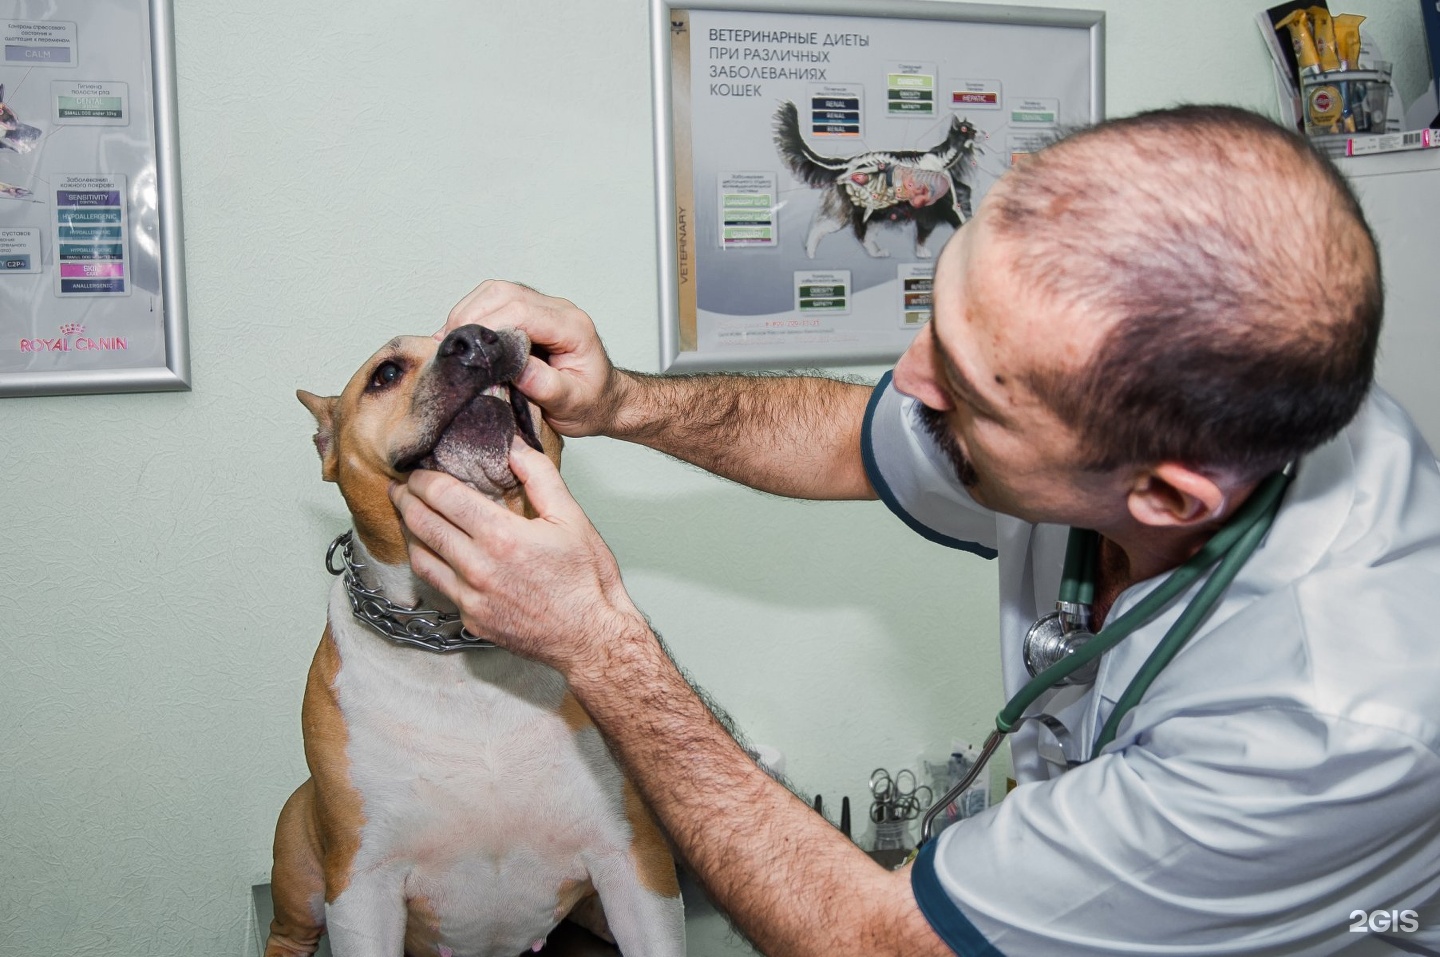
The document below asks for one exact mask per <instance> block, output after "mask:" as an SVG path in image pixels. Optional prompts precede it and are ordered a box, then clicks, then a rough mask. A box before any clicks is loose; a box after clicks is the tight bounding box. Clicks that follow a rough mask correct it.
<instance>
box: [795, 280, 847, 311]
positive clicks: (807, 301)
mask: <svg viewBox="0 0 1440 957" xmlns="http://www.w3.org/2000/svg"><path fill="white" fill-rule="evenodd" d="M850 299H851V296H850V271H849V270H848V269H832V270H826V271H823V272H797V273H796V274H795V310H796V311H797V312H798V313H800V315H801V316H823V315H848V314H849V312H850Z"/></svg>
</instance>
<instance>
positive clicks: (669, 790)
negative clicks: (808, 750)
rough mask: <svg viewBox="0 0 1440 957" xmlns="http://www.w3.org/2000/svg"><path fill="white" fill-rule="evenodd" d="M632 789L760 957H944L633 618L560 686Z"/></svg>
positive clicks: (907, 897)
mask: <svg viewBox="0 0 1440 957" xmlns="http://www.w3.org/2000/svg"><path fill="white" fill-rule="evenodd" d="M570 682H571V687H572V689H573V690H574V692H575V694H576V696H577V697H578V698H579V700H580V701H581V703H582V704H583V705H584V707H585V708H586V709H587V711H589V713H590V715H591V716H592V718H593V719H594V720H595V722H596V724H597V725H598V726H599V728H600V730H601V731H602V733H603V734H604V735H605V736H606V739H607V741H608V742H609V744H610V747H611V749H612V750H613V751H615V752H616V753H617V755H618V756H619V758H620V760H621V762H622V763H623V764H624V765H625V766H626V768H627V770H628V771H629V773H630V776H631V779H632V780H633V781H635V782H636V783H637V785H638V786H639V787H640V789H641V791H642V792H643V793H644V795H645V797H646V800H647V801H648V802H649V804H650V807H651V808H652V809H653V810H654V812H655V813H656V815H657V816H658V817H659V819H660V821H661V823H662V824H663V826H664V827H665V828H666V830H667V831H668V832H669V833H670V835H671V836H672V839H673V840H674V841H675V843H676V845H677V847H678V848H679V850H680V852H681V854H682V856H683V857H684V859H685V860H686V861H687V863H688V864H689V866H690V867H691V869H692V870H693V871H694V872H695V874H696V875H697V877H698V878H699V879H700V881H701V882H702V883H703V884H704V885H705V887H706V889H707V890H708V891H709V892H710V894H711V895H712V897H714V899H715V900H716V902H717V903H718V904H719V905H720V906H721V907H722V908H723V909H724V910H725V912H726V913H727V914H728V915H729V916H730V917H731V919H732V920H734V921H735V923H736V924H737V925H738V926H739V927H740V929H741V930H743V931H744V932H745V933H746V934H747V935H748V936H749V937H750V938H751V940H753V941H754V942H755V943H756V945H757V946H758V947H759V948H760V950H761V951H762V952H763V953H765V954H768V955H771V957H777V955H826V957H844V955H852V954H853V955H857V957H858V955H866V957H884V955H890V954H894V955H900V954H905V955H927V954H941V953H948V950H947V949H946V948H945V947H944V946H943V944H941V943H940V941H939V939H938V938H937V937H935V935H934V933H933V932H932V931H931V930H930V928H929V926H928V924H926V923H925V920H924V918H923V917H922V916H921V915H920V913H919V911H918V909H917V908H916V905H915V903H914V899H913V896H912V895H911V892H910V889H909V880H908V875H906V874H903V873H893V872H889V871H885V870H883V869H882V868H881V867H879V865H877V864H875V863H874V862H873V861H871V860H870V858H869V857H867V856H866V855H865V854H864V853H863V852H862V851H860V849H859V848H857V847H856V846H855V845H854V844H852V843H851V842H850V841H849V840H848V839H846V838H845V837H844V836H843V835H841V834H840V833H839V831H837V830H836V829H835V828H834V827H833V826H831V825H830V824H829V823H827V822H826V821H825V820H824V819H822V818H821V817H819V816H818V815H816V814H815V813H813V812H812V811H811V810H810V809H809V808H808V807H807V806H806V805H805V804H804V802H802V801H801V800H800V799H798V798H797V797H795V795H793V794H791V793H790V792H789V791H788V790H786V788H785V787H783V786H782V785H781V784H779V783H778V782H776V781H775V780H774V779H772V778H771V777H770V776H769V775H767V774H766V773H765V772H764V771H763V770H761V769H760V768H759V767H758V766H757V765H756V764H755V763H754V761H753V760H751V759H750V757H749V756H748V755H746V753H745V752H744V751H743V750H742V749H741V748H740V747H739V745H737V744H736V743H735V741H734V739H733V738H732V737H731V736H730V734H729V733H728V732H727V731H726V729H725V728H724V727H723V726H722V725H721V723H720V722H719V721H718V720H717V719H716V718H715V716H714V715H713V714H711V712H710V710H709V709H708V708H707V707H706V705H705V704H704V702H703V701H701V699H700V698H699V697H698V696H697V695H696V694H695V692H694V691H693V690H692V689H691V687H690V686H689V684H688V683H687V682H686V680H685V679H684V677H683V676H682V675H681V674H680V673H679V671H678V670H677V669H676V668H675V666H674V665H673V664H672V663H671V662H670V660H669V658H668V657H667V656H666V654H665V652H664V650H663V648H661V647H660V645H659V642H658V639H656V638H655V637H654V635H653V633H652V632H651V631H650V630H649V628H648V626H646V625H645V623H644V622H643V620H638V619H636V620H627V623H624V624H622V625H621V626H620V628H619V630H618V632H617V634H616V635H615V637H614V638H613V639H612V640H611V641H609V642H607V645H606V656H605V660H604V661H603V662H600V663H597V664H596V665H595V666H593V667H591V668H588V669H585V671H584V673H576V674H572V675H570Z"/></svg>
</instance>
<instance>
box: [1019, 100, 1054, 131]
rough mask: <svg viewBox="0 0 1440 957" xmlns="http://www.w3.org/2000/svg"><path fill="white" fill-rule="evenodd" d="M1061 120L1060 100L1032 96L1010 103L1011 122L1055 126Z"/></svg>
mask: <svg viewBox="0 0 1440 957" xmlns="http://www.w3.org/2000/svg"><path fill="white" fill-rule="evenodd" d="M1059 121H1060V101H1059V100H1058V99H1051V98H1049V97H1041V98H1039V99H1035V98H1031V99H1024V100H1021V101H1020V102H1019V103H1011V104H1010V122H1011V123H1017V124H1023V125H1027V126H1054V125H1055V124H1056V123H1058V122H1059Z"/></svg>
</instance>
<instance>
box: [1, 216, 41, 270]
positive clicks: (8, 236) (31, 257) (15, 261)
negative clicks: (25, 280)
mask: <svg viewBox="0 0 1440 957" xmlns="http://www.w3.org/2000/svg"><path fill="white" fill-rule="evenodd" d="M39 271H40V230H39V229H36V228H35V227H33V226H10V227H6V228H4V229H0V276H14V275H21V274H24V273H34V272H39Z"/></svg>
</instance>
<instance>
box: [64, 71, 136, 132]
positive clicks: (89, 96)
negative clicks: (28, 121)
mask: <svg viewBox="0 0 1440 957" xmlns="http://www.w3.org/2000/svg"><path fill="white" fill-rule="evenodd" d="M50 118H51V119H52V120H53V121H54V122H55V123H56V124H57V125H60V126H129V125H130V86H129V84H126V83H121V82H119V81H114V82H96V81H89V80H87V81H85V82H72V81H70V80H56V81H54V82H52V83H51V84H50Z"/></svg>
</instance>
